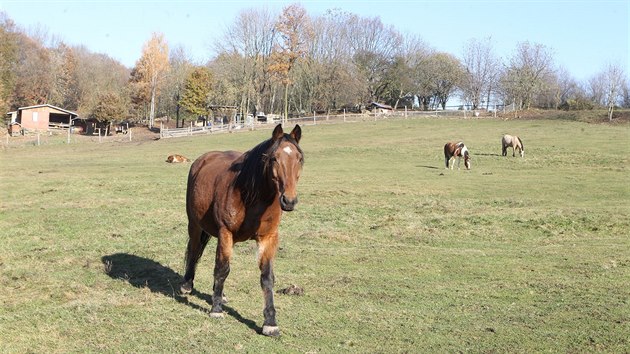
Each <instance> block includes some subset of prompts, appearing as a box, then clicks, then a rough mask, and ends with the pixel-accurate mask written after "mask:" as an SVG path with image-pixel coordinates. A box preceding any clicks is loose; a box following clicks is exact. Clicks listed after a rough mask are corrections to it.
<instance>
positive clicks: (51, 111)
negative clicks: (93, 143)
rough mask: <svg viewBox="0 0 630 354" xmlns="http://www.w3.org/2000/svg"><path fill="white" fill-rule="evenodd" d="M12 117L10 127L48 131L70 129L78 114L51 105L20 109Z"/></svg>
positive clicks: (11, 113)
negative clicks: (16, 126)
mask: <svg viewBox="0 0 630 354" xmlns="http://www.w3.org/2000/svg"><path fill="white" fill-rule="evenodd" d="M7 114H8V115H10V118H11V122H10V123H9V126H15V125H18V126H20V128H21V129H22V130H38V131H48V130H49V129H51V128H53V129H54V128H64V129H68V128H69V127H70V126H71V125H72V120H73V119H75V118H77V116H78V114H77V113H75V112H72V111H69V110H67V109H63V108H59V107H55V106H53V105H50V104H40V105H36V106H29V107H20V108H18V109H17V111H14V112H9V113H7Z"/></svg>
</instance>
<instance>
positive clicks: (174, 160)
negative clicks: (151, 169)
mask: <svg viewBox="0 0 630 354" xmlns="http://www.w3.org/2000/svg"><path fill="white" fill-rule="evenodd" d="M166 162H170V163H179V162H190V160H189V159H188V158H187V157H186V156H182V155H177V154H175V155H169V157H167V158H166Z"/></svg>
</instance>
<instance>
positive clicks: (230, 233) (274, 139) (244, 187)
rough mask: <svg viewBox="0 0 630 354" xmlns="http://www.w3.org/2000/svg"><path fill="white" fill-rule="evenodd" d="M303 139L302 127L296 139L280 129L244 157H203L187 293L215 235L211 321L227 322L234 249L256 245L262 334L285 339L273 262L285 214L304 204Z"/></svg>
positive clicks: (196, 174)
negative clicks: (300, 188)
mask: <svg viewBox="0 0 630 354" xmlns="http://www.w3.org/2000/svg"><path fill="white" fill-rule="evenodd" d="M301 135H302V130H301V128H300V126H299V125H296V126H295V128H293V130H292V131H291V133H290V134H285V133H284V131H283V130H282V125H277V126H276V128H275V129H274V131H273V133H272V136H271V139H269V140H265V141H263V142H262V143H260V144H258V145H257V146H256V147H254V148H253V149H251V150H249V151H247V152H245V153H244V154H243V153H239V152H236V151H212V152H208V153H206V154H204V155H202V156H201V157H199V158H198V159H197V160H196V161H195V162H194V163H193V164H192V166H191V167H190V173H189V175H188V190H187V193H186V211H187V214H188V236H189V239H188V247H187V249H186V274H185V275H184V282H183V283H182V285H181V291H182V293H190V292H191V291H192V289H193V280H194V278H195V270H196V266H197V262H198V261H199V258H200V257H201V255H202V254H203V250H204V248H205V247H206V244H207V243H208V240H209V239H210V236H215V237H216V238H217V239H218V241H217V250H216V257H215V266H214V286H213V294H212V309H211V310H210V316H211V317H223V310H222V307H221V305H222V301H223V300H222V299H223V283H224V282H225V279H226V278H227V276H228V274H229V272H230V257H231V256H232V248H233V245H234V243H236V242H241V241H247V240H255V241H256V243H257V245H258V267H259V268H260V285H261V287H262V290H263V296H264V300H265V307H264V310H263V315H264V318H265V320H264V324H263V328H262V333H263V334H264V335H268V336H277V335H279V334H280V330H279V328H278V325H277V323H276V309H275V307H274V303H273V284H274V274H273V268H272V263H273V259H274V257H275V254H276V250H277V248H278V226H279V225H280V218H281V216H282V211H292V210H293V209H294V208H295V205H296V204H297V202H298V199H297V183H298V180H299V178H300V173H301V171H302V165H303V163H304V155H303V152H302V149H300V146H299V145H298V144H299V142H300V138H301Z"/></svg>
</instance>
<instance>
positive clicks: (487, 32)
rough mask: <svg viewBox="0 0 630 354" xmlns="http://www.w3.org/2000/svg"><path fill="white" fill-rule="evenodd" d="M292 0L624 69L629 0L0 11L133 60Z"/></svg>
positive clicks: (201, 44)
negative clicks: (157, 40)
mask: <svg viewBox="0 0 630 354" xmlns="http://www.w3.org/2000/svg"><path fill="white" fill-rule="evenodd" d="M295 2H299V3H300V4H302V6H304V7H305V8H306V10H307V11H308V14H309V15H311V16H319V15H322V14H324V13H325V11H326V10H328V9H333V8H339V9H341V10H344V11H348V12H351V13H354V14H357V15H359V16H362V17H380V19H381V21H382V22H383V23H384V24H386V25H393V26H394V27H395V28H396V29H398V30H399V31H400V32H401V33H413V34H418V35H420V36H421V37H422V38H423V40H424V41H425V42H426V43H427V44H429V45H430V46H431V47H433V48H435V49H437V50H440V51H444V52H447V53H451V54H453V55H455V56H457V57H461V55H462V51H463V47H464V45H465V43H466V41H467V40H470V39H472V38H476V39H484V38H487V37H491V38H492V43H493V46H494V49H495V53H496V54H497V55H498V56H500V57H502V58H504V59H507V58H509V57H510V56H511V55H512V53H513V52H514V50H515V48H516V45H517V43H519V42H524V41H529V42H530V43H539V44H543V45H545V46H547V47H548V48H550V50H551V51H552V53H553V56H554V59H555V62H556V63H557V64H559V65H561V66H563V67H565V68H566V69H567V70H568V71H569V73H570V74H571V75H573V77H574V78H575V79H577V80H579V81H585V80H587V79H589V78H590V77H592V76H593V75H595V74H596V73H598V72H600V71H602V70H603V68H604V66H605V65H606V64H609V63H620V64H621V65H623V66H624V67H625V70H626V74H628V72H629V67H630V64H629V61H630V59H629V58H630V55H629V51H630V50H629V41H630V39H629V33H630V18H629V17H630V16H629V12H630V9H629V2H630V1H628V0H602V1H594V0H593V1H583V0H574V1H560V0H549V1H543V0H527V1H517V0H504V1H464V0H459V1H454V0H445V1H437V0H434V1H428V0H427V1H422V0H389V1H385V0H380V1H355V0H345V1H327V0H323V1H315V0H308V1H281V0H270V1H253V0H250V1H239V0H236V1H225V0H205V1H204V0H196V1H139V0H130V1H119V0H116V1H113V0H110V1H90V0H84V1H80V0H65V1H45V0H39V1H31V0H0V11H4V12H5V13H6V14H7V15H8V16H9V18H11V19H12V20H13V21H14V22H15V23H16V24H17V25H19V26H20V27H22V28H24V29H27V30H29V29H34V28H37V27H39V28H43V29H45V30H47V32H48V34H49V35H55V36H57V37H59V38H60V39H62V40H63V41H64V42H66V43H68V44H70V45H84V46H86V47H87V48H88V49H89V50H91V51H93V52H98V53H105V54H107V55H109V56H110V57H112V58H114V59H117V60H119V61H120V62H122V63H123V64H124V65H126V66H128V67H132V66H133V65H134V64H135V62H136V60H137V59H138V58H139V57H140V53H141V50H142V45H143V44H144V43H145V42H146V41H147V40H148V39H149V38H150V37H151V33H152V32H161V33H164V35H165V37H166V40H167V41H168V42H169V45H170V46H171V47H174V46H175V45H182V46H183V47H184V48H186V50H187V51H188V52H189V53H190V54H192V56H193V58H194V59H195V60H196V61H198V62H204V61H205V60H207V59H209V58H211V57H212V56H213V52H212V46H211V44H212V43H213V42H214V41H215V40H217V39H218V38H220V37H221V36H222V35H223V33H224V30H225V28H226V27H227V26H229V25H231V24H232V23H233V22H234V21H235V19H236V16H237V14H238V13H239V12H240V11H241V10H243V9H250V8H265V7H266V8H268V9H269V10H272V11H276V12H278V13H279V12H280V11H281V10H282V8H283V7H284V6H286V5H288V4H291V3H295Z"/></svg>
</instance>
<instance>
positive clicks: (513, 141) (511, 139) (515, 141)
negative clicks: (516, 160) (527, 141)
mask: <svg viewBox="0 0 630 354" xmlns="http://www.w3.org/2000/svg"><path fill="white" fill-rule="evenodd" d="M501 146H502V149H503V150H502V154H503V156H507V149H508V147H511V148H512V156H513V157H515V156H516V149H518V153H519V154H520V155H521V157H524V156H525V146H524V145H523V141H522V140H521V138H519V137H518V136H516V135H514V136H512V135H508V134H505V135H504V136H503V138H501Z"/></svg>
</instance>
